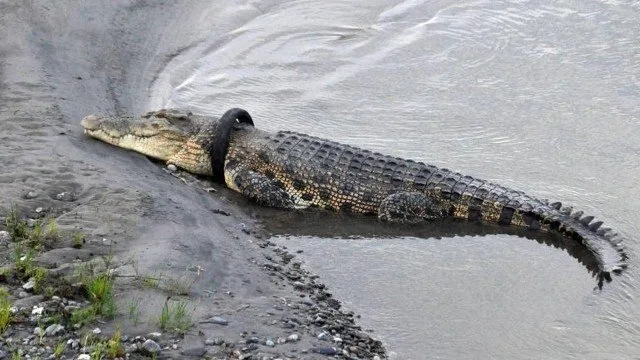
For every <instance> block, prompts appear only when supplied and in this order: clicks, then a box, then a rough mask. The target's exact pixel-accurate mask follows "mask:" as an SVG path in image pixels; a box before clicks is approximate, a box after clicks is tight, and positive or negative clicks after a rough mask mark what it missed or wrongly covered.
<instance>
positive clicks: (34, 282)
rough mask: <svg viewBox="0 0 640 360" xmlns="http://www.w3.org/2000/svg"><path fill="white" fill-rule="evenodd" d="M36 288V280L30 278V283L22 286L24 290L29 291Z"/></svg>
mask: <svg viewBox="0 0 640 360" xmlns="http://www.w3.org/2000/svg"><path fill="white" fill-rule="evenodd" d="M34 287H36V279H34V278H29V281H27V282H26V283H25V284H24V285H22V288H23V289H25V290H27V291H31V290H33V288H34Z"/></svg>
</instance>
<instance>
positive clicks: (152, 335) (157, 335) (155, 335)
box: [147, 332, 162, 340]
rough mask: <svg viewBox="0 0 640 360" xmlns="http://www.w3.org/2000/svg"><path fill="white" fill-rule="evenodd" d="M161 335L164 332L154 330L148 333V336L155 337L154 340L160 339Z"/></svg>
mask: <svg viewBox="0 0 640 360" xmlns="http://www.w3.org/2000/svg"><path fill="white" fill-rule="evenodd" d="M160 337H162V333H159V332H152V333H148V334H147V338H150V339H154V340H158V339H160Z"/></svg>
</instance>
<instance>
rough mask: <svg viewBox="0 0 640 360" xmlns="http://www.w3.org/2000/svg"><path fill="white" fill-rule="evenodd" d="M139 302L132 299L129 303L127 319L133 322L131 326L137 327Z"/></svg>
mask: <svg viewBox="0 0 640 360" xmlns="http://www.w3.org/2000/svg"><path fill="white" fill-rule="evenodd" d="M139 307H140V300H139V299H134V300H131V302H130V303H129V318H130V319H131V321H133V325H138V320H139V317H140V309H139Z"/></svg>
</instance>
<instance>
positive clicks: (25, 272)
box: [13, 242, 35, 278]
mask: <svg viewBox="0 0 640 360" xmlns="http://www.w3.org/2000/svg"><path fill="white" fill-rule="evenodd" d="M22 245H23V243H22V242H20V243H19V244H17V245H16V247H15V249H14V252H13V257H14V269H15V271H16V272H17V273H18V275H19V276H20V277H22V278H24V277H29V276H31V274H32V272H33V269H34V268H35V265H34V264H33V258H34V257H35V252H34V250H33V249H27V250H26V251H25V249H24V247H23V246H22Z"/></svg>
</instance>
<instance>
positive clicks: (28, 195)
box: [24, 190, 40, 199]
mask: <svg viewBox="0 0 640 360" xmlns="http://www.w3.org/2000/svg"><path fill="white" fill-rule="evenodd" d="M38 195H40V194H39V193H38V192H37V191H33V190H31V191H29V192H28V193H26V194H25V195H24V198H25V199H35V198H37V197H38Z"/></svg>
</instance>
